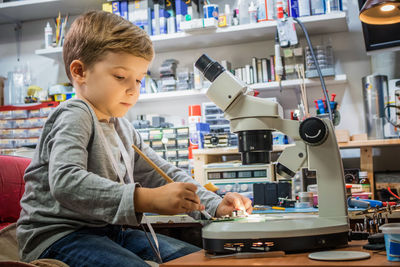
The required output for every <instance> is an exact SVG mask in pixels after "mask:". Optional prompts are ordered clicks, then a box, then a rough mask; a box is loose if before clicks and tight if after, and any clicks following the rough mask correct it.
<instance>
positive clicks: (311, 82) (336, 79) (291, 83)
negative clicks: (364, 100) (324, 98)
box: [249, 74, 347, 91]
mask: <svg viewBox="0 0 400 267" xmlns="http://www.w3.org/2000/svg"><path fill="white" fill-rule="evenodd" d="M324 80H325V85H342V84H346V83H347V76H346V74H338V75H336V76H333V77H331V76H330V77H324ZM300 83H301V80H300V79H295V80H287V81H282V82H281V86H282V88H283V89H291V88H297V87H299V86H300ZM305 84H306V88H310V87H319V86H320V85H321V83H320V81H319V78H312V79H305ZM249 87H250V88H251V89H253V90H260V91H263V90H279V89H280V87H279V82H269V83H256V84H252V85H250V86H249Z"/></svg>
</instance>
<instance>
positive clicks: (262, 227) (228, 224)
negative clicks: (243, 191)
mask: <svg viewBox="0 0 400 267" xmlns="http://www.w3.org/2000/svg"><path fill="white" fill-rule="evenodd" d="M195 66H196V67H197V68H198V69H199V70H200V71H201V72H202V73H203V75H204V76H205V77H206V79H208V80H209V81H210V82H211V83H212V84H211V86H210V87H209V89H208V90H207V93H206V95H207V96H208V98H210V99H211V100H212V101H213V102H214V103H215V104H216V105H217V106H218V107H219V108H221V109H222V110H223V111H224V116H225V118H227V119H228V120H229V121H230V126H231V131H232V132H234V133H237V134H238V138H239V145H238V149H239V152H240V153H241V158H242V163H243V164H261V163H262V164H266V163H270V152H271V150H272V143H273V142H272V131H274V130H278V131H280V132H282V133H284V134H286V135H288V136H290V137H291V138H292V139H293V140H294V143H295V146H290V147H287V148H286V149H285V150H284V151H283V152H282V154H281V155H280V157H279V158H278V160H277V163H276V171H277V173H278V174H280V175H281V176H283V177H285V178H291V177H293V176H294V175H295V173H296V171H298V170H299V169H300V168H303V167H306V168H308V169H311V170H315V171H316V174H317V184H318V207H319V211H318V215H308V214H306V215H300V214H298V215H297V216H293V215H290V214H288V215H280V216H268V215H264V216H260V215H256V214H254V215H250V216H248V217H247V218H246V219H244V220H238V221H235V220H233V221H219V222H213V223H210V224H209V225H207V226H205V227H204V228H203V230H202V238H203V248H204V249H205V250H206V251H207V252H208V253H213V254H219V253H235V252H259V251H274V250H278V251H285V252H299V251H308V250H316V249H324V248H335V247H340V246H346V245H347V242H348V231H349V226H348V217H347V204H346V196H345V183H344V175H343V165H342V160H341V157H340V152H339V148H338V144H337V141H336V137H335V133H334V128H333V125H332V122H331V121H330V120H329V119H319V118H316V117H311V118H307V119H305V120H303V121H295V120H287V119H282V118H281V117H280V116H279V114H278V104H277V103H274V102H272V101H269V100H267V99H262V98H258V97H254V96H250V95H247V94H246V90H247V87H246V85H245V84H244V83H243V82H242V81H240V80H239V79H237V78H236V77H235V76H234V75H232V74H231V73H230V72H229V71H226V70H225V69H224V68H223V67H222V66H221V65H220V64H219V63H218V62H216V61H214V60H212V59H211V58H209V57H208V56H207V55H205V54H204V55H202V56H201V57H200V58H199V59H198V60H197V62H196V63H195Z"/></svg>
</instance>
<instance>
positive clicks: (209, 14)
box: [203, 5, 218, 20]
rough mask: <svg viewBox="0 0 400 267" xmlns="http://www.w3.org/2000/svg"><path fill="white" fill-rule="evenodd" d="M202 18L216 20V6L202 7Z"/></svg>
mask: <svg viewBox="0 0 400 267" xmlns="http://www.w3.org/2000/svg"><path fill="white" fill-rule="evenodd" d="M203 11H204V18H205V19H208V18H215V19H216V20H218V5H205V6H204V7H203Z"/></svg>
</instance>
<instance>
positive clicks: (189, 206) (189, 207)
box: [182, 201, 201, 212]
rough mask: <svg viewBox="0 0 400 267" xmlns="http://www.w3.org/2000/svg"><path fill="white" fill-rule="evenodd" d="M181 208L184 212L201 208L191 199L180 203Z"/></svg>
mask: <svg viewBox="0 0 400 267" xmlns="http://www.w3.org/2000/svg"><path fill="white" fill-rule="evenodd" d="M182 208H183V209H184V210H185V211H186V212H191V211H195V210H200V209H201V205H198V204H195V203H194V202H192V201H184V202H183V203H182Z"/></svg>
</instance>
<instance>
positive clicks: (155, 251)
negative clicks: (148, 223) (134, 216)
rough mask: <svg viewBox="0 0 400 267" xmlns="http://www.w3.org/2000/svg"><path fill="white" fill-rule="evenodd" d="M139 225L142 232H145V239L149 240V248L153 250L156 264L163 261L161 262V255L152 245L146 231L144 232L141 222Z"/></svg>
mask: <svg viewBox="0 0 400 267" xmlns="http://www.w3.org/2000/svg"><path fill="white" fill-rule="evenodd" d="M140 226H141V227H142V229H143V232H144V234H145V236H146V238H147V241H149V244H150V246H151V249H152V250H153V252H154V255H155V256H156V258H157V261H158V264H162V263H163V262H162V259H161V255H160V254H159V253H158V251H157V250H156V248H155V247H154V244H153V242H151V240H150V237H149V235H148V234H147V232H146V229H145V228H144V226H143V224H140Z"/></svg>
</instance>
